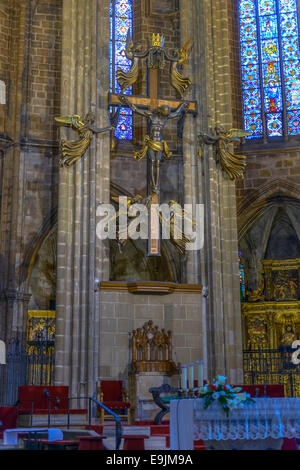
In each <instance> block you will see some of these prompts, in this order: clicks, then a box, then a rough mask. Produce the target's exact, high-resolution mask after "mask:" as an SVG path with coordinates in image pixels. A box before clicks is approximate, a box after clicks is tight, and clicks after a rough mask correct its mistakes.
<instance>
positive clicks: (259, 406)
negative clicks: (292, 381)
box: [170, 398, 300, 450]
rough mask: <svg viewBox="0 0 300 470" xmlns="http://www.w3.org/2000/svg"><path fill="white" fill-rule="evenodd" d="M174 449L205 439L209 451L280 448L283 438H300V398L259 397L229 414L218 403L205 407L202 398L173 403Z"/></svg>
mask: <svg viewBox="0 0 300 470" xmlns="http://www.w3.org/2000/svg"><path fill="white" fill-rule="evenodd" d="M170 433H171V449H172V450H192V449H193V448H194V440H199V439H202V440H203V441H204V442H205V445H206V448H207V449H210V450H221V449H227V450H229V449H236V450H267V449H275V450H280V449H281V447H282V443H283V439H284V438H288V439H292V438H300V399H299V398H258V399H256V400H255V403H253V404H252V405H250V406H247V405H239V406H237V407H236V408H234V409H232V410H231V411H230V413H229V416H228V417H227V416H226V414H225V413H224V411H223V410H222V409H221V407H220V405H219V403H217V402H214V403H212V404H211V405H210V406H209V407H208V408H207V409H206V410H204V408H203V400H202V399H184V400H174V401H172V402H171V404H170Z"/></svg>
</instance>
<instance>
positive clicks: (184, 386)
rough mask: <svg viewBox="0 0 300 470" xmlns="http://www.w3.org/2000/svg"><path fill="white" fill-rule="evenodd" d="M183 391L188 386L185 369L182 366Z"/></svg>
mask: <svg viewBox="0 0 300 470" xmlns="http://www.w3.org/2000/svg"><path fill="white" fill-rule="evenodd" d="M182 369H183V390H184V391H186V390H187V388H188V386H187V367H186V366H183V368H182Z"/></svg>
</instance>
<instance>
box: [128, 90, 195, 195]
mask: <svg viewBox="0 0 300 470" xmlns="http://www.w3.org/2000/svg"><path fill="white" fill-rule="evenodd" d="M119 100H120V101H121V103H122V104H124V105H125V106H128V107H129V108H130V109H132V111H133V112H135V113H137V114H139V115H141V116H143V117H145V118H147V119H148V120H149V122H150V132H149V133H150V135H146V137H145V145H144V147H143V149H142V150H141V151H140V152H135V154H134V158H135V159H137V160H141V159H142V158H144V157H145V156H146V155H147V154H148V156H149V159H150V163H151V175H150V176H151V183H152V192H153V193H155V194H159V179H160V163H161V160H162V158H163V157H166V158H170V157H171V156H172V152H170V150H169V147H168V144H167V142H166V141H165V140H163V131H164V128H165V126H166V123H167V121H168V120H169V119H174V118H177V117H179V116H181V115H182V114H183V113H184V111H185V109H186V108H188V106H189V102H188V101H184V102H183V103H182V104H181V105H180V106H178V108H176V109H175V111H173V112H172V110H171V108H170V106H168V105H167V104H164V105H162V106H159V107H157V108H155V109H154V110H152V111H148V110H145V109H143V108H141V107H138V106H136V105H134V104H133V103H132V102H131V101H130V100H129V98H127V96H125V95H119Z"/></svg>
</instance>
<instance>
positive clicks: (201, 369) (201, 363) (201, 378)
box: [199, 361, 204, 387]
mask: <svg viewBox="0 0 300 470" xmlns="http://www.w3.org/2000/svg"><path fill="white" fill-rule="evenodd" d="M203 384H204V381H203V361H201V362H200V385H199V386H200V387H203Z"/></svg>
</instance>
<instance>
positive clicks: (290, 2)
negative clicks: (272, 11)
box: [279, 0, 297, 13]
mask: <svg viewBox="0 0 300 470" xmlns="http://www.w3.org/2000/svg"><path fill="white" fill-rule="evenodd" d="M296 2H297V0H279V11H280V12H281V13H283V12H285V11H297V3H296Z"/></svg>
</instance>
